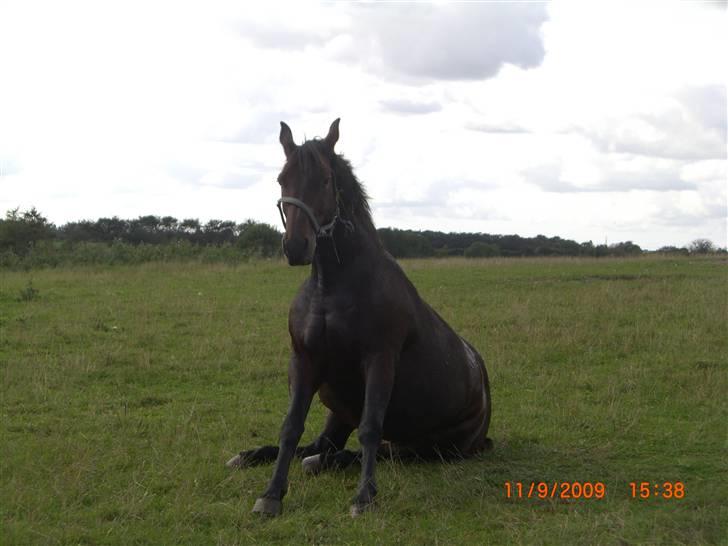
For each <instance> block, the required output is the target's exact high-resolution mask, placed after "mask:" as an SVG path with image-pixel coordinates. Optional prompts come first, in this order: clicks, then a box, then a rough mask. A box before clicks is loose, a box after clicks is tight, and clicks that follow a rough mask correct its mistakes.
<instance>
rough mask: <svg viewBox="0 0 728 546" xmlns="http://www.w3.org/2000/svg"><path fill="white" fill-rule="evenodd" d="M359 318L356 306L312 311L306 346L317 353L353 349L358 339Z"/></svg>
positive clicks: (309, 316) (307, 322)
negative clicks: (357, 326) (357, 324)
mask: <svg viewBox="0 0 728 546" xmlns="http://www.w3.org/2000/svg"><path fill="white" fill-rule="evenodd" d="M357 316H358V314H357V311H356V308H355V307H354V306H346V307H333V308H329V309H325V308H321V309H315V310H312V311H311V312H309V314H308V316H307V318H306V328H305V333H304V345H305V346H306V347H307V348H308V349H311V350H314V351H317V352H319V351H325V352H331V351H336V350H347V349H350V348H352V347H353V346H354V345H355V344H356V340H357V337H358V336H357V333H356V323H357Z"/></svg>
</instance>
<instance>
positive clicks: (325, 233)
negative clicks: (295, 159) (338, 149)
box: [276, 170, 354, 265]
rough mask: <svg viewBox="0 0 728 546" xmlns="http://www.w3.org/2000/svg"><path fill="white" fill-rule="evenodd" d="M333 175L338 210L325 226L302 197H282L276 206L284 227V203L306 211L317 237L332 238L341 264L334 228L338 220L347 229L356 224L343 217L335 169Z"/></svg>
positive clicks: (351, 228)
mask: <svg viewBox="0 0 728 546" xmlns="http://www.w3.org/2000/svg"><path fill="white" fill-rule="evenodd" d="M332 177H333V186H334V195H335V196H336V211H335V212H334V217H333V218H332V220H331V221H330V222H329V223H328V224H324V225H323V226H322V225H321V224H319V223H318V220H316V215H315V214H314V212H313V209H312V208H311V207H309V206H308V205H307V204H306V203H304V202H303V201H301V200H300V199H296V198H295V197H281V198H280V199H279V200H278V201H277V202H276V206H277V207H278V212H279V213H280V215H281V221H282V222H283V228H284V229H285V228H286V215H285V214H284V213H283V203H288V204H289V205H294V206H296V207H298V208H299V209H301V210H302V211H303V212H305V213H306V216H308V220H309V222H310V223H311V227H313V229H314V231H315V232H316V238H317V239H331V243H332V244H333V245H334V254H335V255H336V261H337V262H338V263H339V265H341V259H340V258H339V252H338V250H337V249H336V241H335V240H334V228H335V227H336V223H337V222H341V223H342V224H343V225H344V226H345V227H346V229H347V230H349V231H354V224H353V223H352V222H351V221H349V220H346V219H345V218H342V217H341V207H340V206H341V193H340V192H339V188H338V186H337V184H336V173H334V172H333V170H332Z"/></svg>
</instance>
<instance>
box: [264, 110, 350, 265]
mask: <svg viewBox="0 0 728 546" xmlns="http://www.w3.org/2000/svg"><path fill="white" fill-rule="evenodd" d="M338 139H339V120H338V119H337V120H336V121H334V122H333V123H332V124H331V127H330V128H329V134H328V135H326V138H324V139H316V140H307V141H306V142H304V143H303V144H301V145H300V146H298V145H297V144H296V143H295V142H293V135H292V134H291V129H290V127H288V125H286V124H285V123H283V122H281V134H280V138H279V140H280V142H281V145H282V146H283V151H284V152H285V154H286V164H285V166H284V167H283V170H282V171H281V173H280V174H279V175H278V183H279V184H280V185H281V199H280V200H279V201H278V207H279V209H280V211H281V219H282V220H283V224H284V226H285V229H286V232H285V234H284V235H283V252H284V253H285V255H286V257H287V258H288V263H289V264H290V265H306V264H310V263H311V260H313V255H314V252H315V251H316V239H317V238H318V237H324V236H331V233H332V231H333V228H334V225H335V222H336V218H337V213H338V207H337V196H336V191H337V188H336V178H335V174H334V166H333V161H334V145H335V144H336V141H337V140H338Z"/></svg>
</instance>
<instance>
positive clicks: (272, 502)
mask: <svg viewBox="0 0 728 546" xmlns="http://www.w3.org/2000/svg"><path fill="white" fill-rule="evenodd" d="M282 513H283V503H282V502H281V501H279V500H276V499H268V498H266V497H260V498H259V499H258V500H256V501H255V504H254V505H253V514H260V515H262V516H268V517H269V518H273V517H275V516H280V515H281V514H282Z"/></svg>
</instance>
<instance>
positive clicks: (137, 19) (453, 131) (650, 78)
mask: <svg viewBox="0 0 728 546" xmlns="http://www.w3.org/2000/svg"><path fill="white" fill-rule="evenodd" d="M39 6H40V7H41V8H42V9H38V8H39ZM40 12H42V13H43V17H40V16H39V15H38V14H39V13H40ZM79 14H83V17H79ZM727 16H728V15H727V13H726V4H725V2H693V3H681V2H667V3H664V4H663V3H661V4H660V5H659V7H655V4H651V3H647V2H637V3H615V4H611V5H609V6H608V7H607V6H600V5H594V4H592V3H589V4H587V5H578V4H574V3H569V2H551V3H543V4H540V3H539V4H513V3H495V4H493V3H488V4H441V3H437V4H414V5H407V6H401V5H396V4H366V5H361V4H342V5H340V4H307V5H306V6H299V5H295V4H287V5H286V6H285V9H281V5H274V6H269V7H262V6H252V7H251V6H244V7H243V6H238V5H237V4H235V3H233V2H213V3H210V4H205V5H202V4H196V5H184V6H182V5H177V4H175V3H171V2H170V3H159V4H154V6H152V7H150V6H147V5H145V4H143V3H130V4H124V5H123V6H119V5H117V6H113V7H109V6H99V5H96V4H94V3H93V2H71V3H68V4H67V3H64V4H63V5H57V4H54V3H50V2H49V3H43V2H41V3H40V4H35V3H22V2H17V3H12V4H11V3H4V4H3V5H2V7H0V66H3V85H2V86H0V119H2V120H3V123H2V126H0V207H2V209H3V211H7V210H12V209H15V208H16V207H19V208H20V209H21V210H28V209H30V208H31V207H33V206H34V207H36V208H37V210H38V211H39V212H40V213H41V214H43V215H44V216H45V217H47V218H48V220H49V221H50V222H52V223H54V224H56V225H59V226H60V225H63V224H64V223H68V222H72V221H81V220H84V219H88V220H91V221H94V220H97V219H98V218H101V217H114V216H117V217H119V218H122V219H134V218H137V217H140V216H146V215H154V216H157V214H156V212H157V211H161V212H164V213H165V214H168V215H169V216H174V217H176V218H177V219H179V220H182V219H184V218H196V219H199V220H200V221H201V222H202V223H205V222H207V221H209V220H211V219H230V218H235V221H236V223H240V222H243V221H245V220H247V219H252V220H254V221H256V222H263V223H267V224H270V225H272V226H275V227H276V228H277V229H279V228H280V226H279V222H278V212H277V210H276V208H275V201H276V199H277V197H278V193H279V189H278V186H277V185H276V184H275V178H276V176H277V174H278V172H279V171H280V168H281V167H282V166H283V160H284V156H283V152H282V150H281V147H280V145H279V143H278V133H279V122H280V121H285V122H286V123H288V125H290V127H291V129H292V131H293V135H294V139H295V141H296V142H297V143H299V144H300V143H301V142H302V141H303V140H304V138H305V137H308V138H311V137H314V136H322V135H324V134H326V131H327V129H328V126H329V124H330V123H331V121H333V120H334V119H335V118H337V117H341V118H342V120H341V129H340V134H341V136H340V140H339V143H338V144H337V147H336V151H337V152H338V153H342V154H343V155H344V156H345V157H346V158H347V159H348V160H349V161H350V162H351V164H352V166H353V168H354V172H355V173H356V174H357V176H358V178H359V179H360V180H361V181H362V182H363V184H364V186H365V187H366V188H367V191H368V193H369V194H370V196H371V199H370V202H371V206H372V212H373V217H374V221H375V225H377V227H378V228H387V227H388V228H393V229H405V230H406V229H411V230H415V231H425V230H433V231H441V232H444V233H484V234H492V235H507V234H517V235H519V236H520V237H524V238H530V237H535V236H537V235H539V234H542V235H545V236H547V237H560V238H562V239H567V240H574V241H577V242H580V243H581V242H586V241H592V242H593V243H594V244H595V245H598V244H602V242H603V241H605V240H607V241H613V242H626V241H632V242H634V243H635V244H638V245H639V246H640V247H642V248H643V249H650V250H656V249H658V248H660V247H663V246H677V247H682V246H687V245H689V243H690V242H692V241H693V240H695V239H698V238H705V239H709V240H711V241H712V242H713V243H714V244H715V245H716V246H718V247H721V248H726V247H727V246H728V220H727V217H728V201H727V200H728V196H727V193H726V181H727V180H728V167H727V164H728V152H727V151H726V150H727V149H726V127H727V125H728V124H727V122H726V120H727V119H728V113H727V112H726V78H725V70H724V68H723V63H724V59H722V52H723V51H725V50H726V49H728V38H727V37H726V36H725V32H724V29H725V23H726V18H727ZM130 37H133V39H130ZM676 37H679V39H676ZM250 75H253V77H251V76H250ZM433 226H436V227H433Z"/></svg>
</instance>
